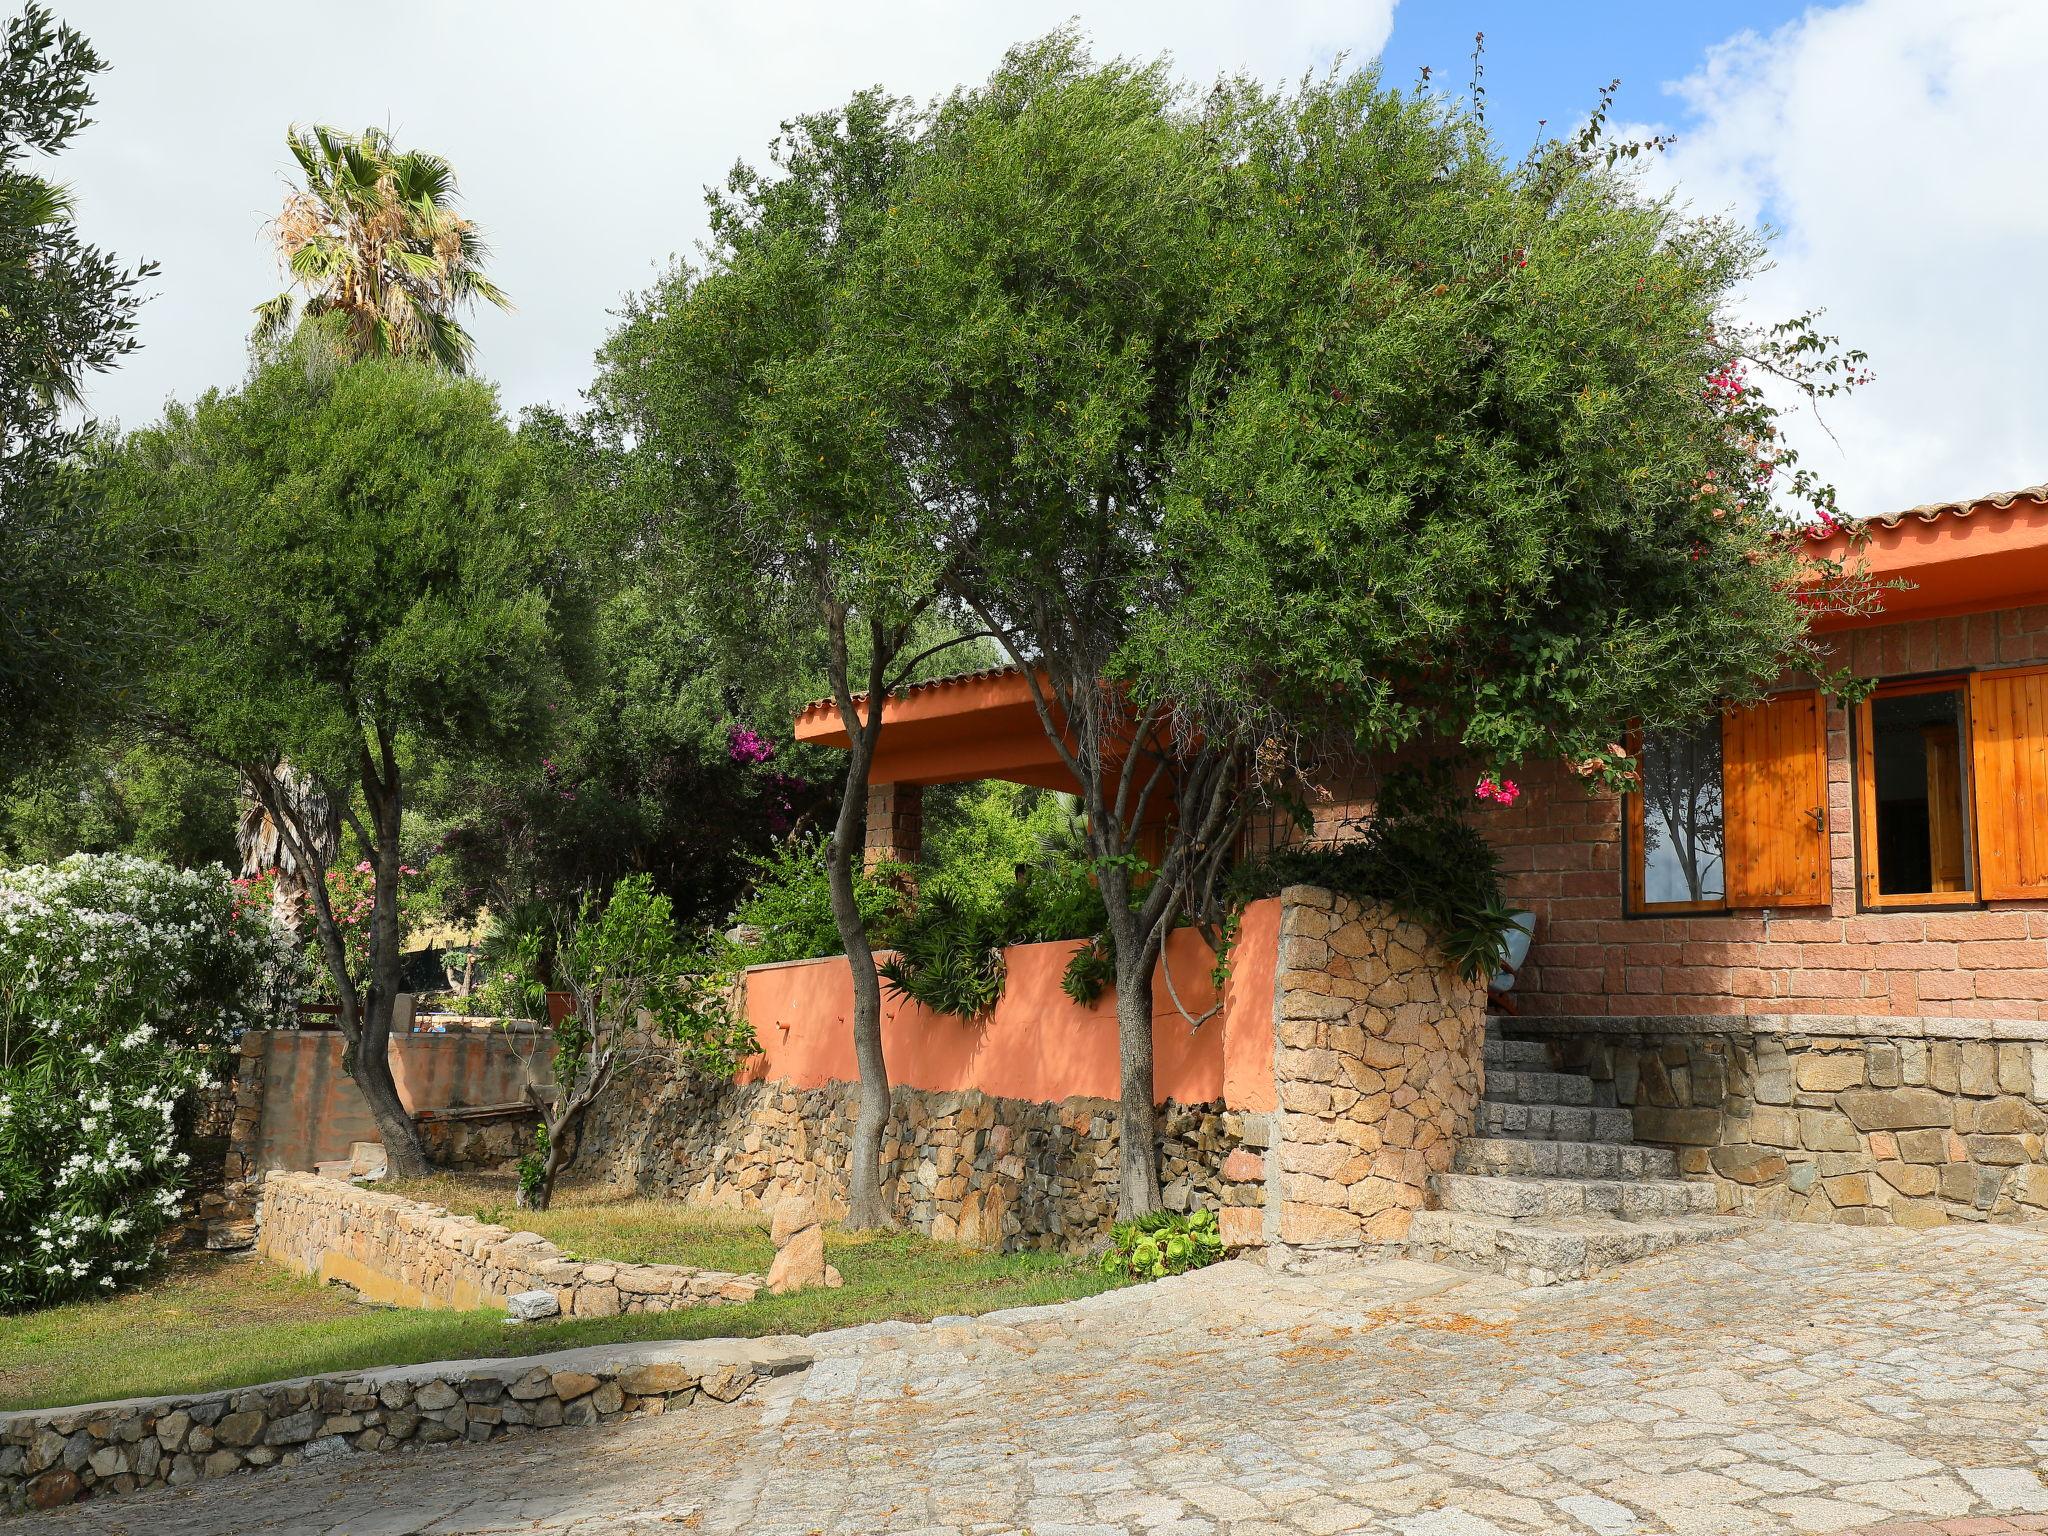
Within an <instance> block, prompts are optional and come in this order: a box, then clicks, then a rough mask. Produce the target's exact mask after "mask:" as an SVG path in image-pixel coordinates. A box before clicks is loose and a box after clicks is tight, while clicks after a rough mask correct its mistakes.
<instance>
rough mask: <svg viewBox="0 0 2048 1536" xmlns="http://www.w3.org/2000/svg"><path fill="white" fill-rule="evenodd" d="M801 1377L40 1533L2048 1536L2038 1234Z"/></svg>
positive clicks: (869, 1363) (944, 1341)
mask: <svg viewBox="0 0 2048 1536" xmlns="http://www.w3.org/2000/svg"><path fill="white" fill-rule="evenodd" d="M819 1344H820V1358H819V1360H818V1361H817V1363H816V1364H814V1365H813V1366H812V1367H811V1369H810V1370H809V1371H808V1372H807V1373H804V1374H802V1375H799V1376H795V1377H790V1378H786V1379H784V1380H781V1381H778V1382H774V1383H769V1384H767V1386H766V1387H765V1389H764V1393H763V1395H762V1396H760V1397H758V1398H753V1399H749V1400H747V1401H745V1402H742V1403H737V1404H732V1405H725V1406H719V1407H715V1408H712V1409H709V1410H707V1411H701V1412H700V1411H693V1412H692V1413H689V1414H685V1415H680V1416H677V1417H673V1418H658V1419H649V1420H644V1421H640V1422H635V1423H630V1424H622V1425H620V1426H615V1427H611V1428H606V1429H600V1430H590V1431H584V1430H575V1431H571V1430H563V1431H558V1432H552V1433H549V1434H546V1435H537V1436H534V1437H531V1438H528V1439H523V1440H518V1441H511V1442H503V1443H498V1444H493V1445H489V1446H481V1447H475V1448H469V1449H453V1450H450V1451H445V1452H442V1451H435V1452H427V1453H422V1454H420V1455H416V1456H411V1457H404V1458H361V1459H354V1460H350V1461H347V1462H345V1463H343V1462H337V1463H328V1464H326V1465H323V1466H317V1467H310V1466H309V1467H304V1468H295V1469H292V1470H290V1471H286V1472H279V1473H274V1474H270V1475H266V1476H261V1477H249V1478H230V1479H226V1480H223V1481H221V1482H218V1483H210V1484H205V1485H202V1486H200V1487H197V1488H193V1489H188V1490H183V1491H180V1492H177V1493H148V1494H138V1495H135V1496H133V1497H131V1498H128V1499H124V1500H117V1501H112V1502H109V1503H106V1504H104V1505H101V1506H99V1507H97V1508H94V1507H92V1506H81V1507H78V1508H76V1509H73V1510H69V1511H64V1512H62V1513H59V1514H55V1515H48V1516H41V1517H35V1518H36V1519H37V1520H38V1522H39V1523H37V1524H36V1526H35V1529H36V1532H37V1536H43V1533H45V1532H47V1533H49V1536H73V1533H79V1532H86V1531H98V1532H107V1533H123V1536H202V1533H205V1536H211V1533H216V1532H238V1533H239V1532H283V1531H289V1532H293V1533H314V1532H320V1533H328V1536H343V1533H347V1536H444V1533H446V1536H452V1533H456V1532H491V1533H521V1536H527V1533H536V1532H547V1533H569V1536H595V1533H598V1532H606V1533H611V1532H627V1533H652V1532H690V1533H693V1536H738V1533H742V1532H744V1533H747V1536H809V1533H828V1532H829V1533H867V1532H892V1533H904V1536H909V1533H918V1536H997V1533H1024V1532H1028V1533H1030V1536H1111V1533H1124V1532H1136V1533H1146V1536H1197V1533H1201V1536H1210V1533H1214V1536H1296V1533H1308V1536H1338V1533H1343V1532H1379V1533H1387V1536H1499V1533H1504V1532H1506V1533H1524V1532H1554V1531H1555V1532H1580V1533H1592V1536H1624V1533H1643V1536H1648V1533H1656V1532H1668V1533H1672V1536H1694V1533H1699V1536H1705V1533H1730V1536H1740V1533H1748V1532H1775V1531H1814V1532H1820V1531H1860V1532H1869V1531H1884V1532H1887V1533H1896V1536H1908V1533H1911V1536H1931V1533H1935V1532H1941V1533H1944V1536H1990V1533H1993V1532H2006V1531H2014V1530H2048V1480H2044V1474H2048V1231H2041V1230H2037V1229H2028V1228H1986V1227H1978V1228H1970V1229H1949V1230H1946V1231H1942V1232H1937V1233H1924V1234H1909V1233H1903V1232H1897V1231H1882V1230H1858V1229H1850V1228H1833V1227H1823V1226H1816V1225H1803V1224H1802V1225H1796V1226H1792V1225H1788V1226H1778V1225H1759V1226H1757V1227H1755V1228H1753V1229H1752V1230H1751V1231H1749V1232H1748V1233H1746V1234H1745V1235H1743V1236H1740V1237H1738V1238H1736V1239H1734V1240H1732V1241H1730V1242H1727V1243H1721V1244H1713V1245H1707V1246H1703V1247H1697V1248H1688V1249H1683V1250H1678V1251H1675V1252H1672V1253H1669V1254H1665V1255H1663V1256H1660V1257H1658V1258H1654V1259H1650V1260H1647V1261H1644V1262H1643V1263H1640V1264H1637V1265H1633V1266H1629V1267H1627V1268H1624V1269H1620V1270H1615V1271H1610V1272H1608V1273H1605V1274H1603V1275H1600V1276H1598V1277H1597V1278H1595V1279H1593V1280H1591V1281H1588V1282H1584V1283H1581V1284H1574V1285H1566V1286H1558V1287H1552V1288H1550V1289H1546V1290H1540V1291H1529V1290H1518V1289H1516V1288H1514V1287H1513V1286H1511V1285H1510V1284H1508V1283H1507V1282H1505V1281H1502V1280H1499V1279H1493V1278H1488V1277H1479V1276H1471V1275H1465V1274H1461V1273H1456V1272H1453V1271H1449V1270H1443V1269H1437V1268H1433V1267H1430V1266H1425V1265H1417V1264H1405V1263H1397V1264H1386V1265H1379V1266H1372V1267H1366V1266H1353V1267H1347V1268H1344V1269H1341V1270H1337V1271H1335V1272H1332V1273H1328V1274H1324V1275H1307V1276H1275V1275H1272V1274H1269V1273H1268V1272H1266V1271H1264V1270H1262V1269H1258V1268H1255V1267H1253V1266H1251V1265H1248V1264H1241V1263H1240V1264H1230V1265H1224V1266H1219V1267H1218V1268H1217V1269H1213V1270H1209V1271H1206V1272H1204V1273H1202V1274H1198V1275H1193V1276H1188V1277H1186V1278H1184V1279H1182V1280H1178V1281H1170V1282H1165V1283H1162V1284H1160V1285H1157V1286H1151V1287H1145V1288H1141V1289H1136V1290H1131V1291H1125V1292H1120V1293H1117V1294H1115V1295H1113V1296H1109V1297H1103V1298H1098V1299H1096V1300H1095V1301H1092V1302H1084V1303H1079V1304H1075V1305H1072V1306H1067V1307H1060V1308H1051V1309H1043V1310H1039V1311H1034V1312H1022V1313H1011V1314H999V1315H996V1316H995V1317H993V1318H989V1319H983V1320H980V1321H978V1322H976V1323H973V1324H957V1323H956V1324H942V1325H938V1326H931V1327H925V1328H918V1329H911V1328H908V1327H903V1326H900V1325H899V1326H893V1327H882V1328H876V1329H866V1330H856V1331H854V1332H852V1333H850V1334H842V1335H837V1336H826V1337H825V1338H824V1339H822V1340H820V1341H819ZM6 1529H7V1527H6V1526H5V1525H0V1532H4V1531H6Z"/></svg>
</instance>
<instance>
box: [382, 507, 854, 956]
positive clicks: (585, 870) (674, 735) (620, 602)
mask: <svg viewBox="0 0 2048 1536" xmlns="http://www.w3.org/2000/svg"><path fill="white" fill-rule="evenodd" d="M607 549H608V546H606V545H604V544H602V543H600V544H597V545H596V546H595V547H588V548H583V549H580V550H579V552H578V554H577V556H576V562H577V565H578V566H579V568H580V569H581V571H582V574H581V575H580V576H579V581H580V583H581V584H582V585H585V586H588V587H597V586H599V585H600V584H601V583H603V582H605V581H607V580H613V579H619V578H618V573H616V572H614V571H606V570H600V569H597V567H601V566H605V565H607V564H608V554H607ZM619 558H620V560H621V561H623V562H624V563H625V565H626V570H625V573H624V576H623V580H622V584H620V585H618V586H616V587H614V588H613V589H611V590H609V591H601V592H599V593H597V594H596V595H595V598H594V601H593V603H592V605H591V606H592V609H593V611H592V613H591V614H590V619H589V622H588V624H587V626H579V629H578V633H577V636H576V638H577V639H578V640H579V642H580V644H579V645H578V646H577V647H576V649H575V654H574V655H573V656H572V657H571V659H570V663H569V665H570V680H569V685H568V687H567V688H566V689H565V690H564V692H563V694H562V696H561V697H560V698H558V699H555V700H552V701H550V708H551V715H550V719H549V727H550V729H549V732H548V740H547V744H546V749H545V753H544V754H543V753H539V752H535V753H531V754H526V755H522V756H521V757H518V758H516V759H512V760H510V761H505V762H491V761H474V760H470V761H463V762H458V763H452V764H446V765H437V766H436V768H435V770H434V771H433V773H432V775H431V777H430V778H429V779H427V780H425V781H423V782H422V784H421V786H420V794H419V796H418V803H419V805H420V806H421V808H422V809H423V810H424V811H426V812H428V813H429V814H431V815H433V816H435V817H437V818H438V819H439V821H440V823H441V826H440V831H439V835H438V837H437V842H438V843H439V845H440V853H439V855H438V858H437V861H436V862H437V865H439V864H440V863H441V861H444V860H445V861H446V862H445V865H442V866H441V867H442V868H443V869H445V877H446V880H447V885H448V897H449V908H450V911H451V912H452V913H455V914H458V915H461V916H464V917H466V916H468V915H470V914H472V913H474V912H475V911H477V910H479V909H481V908H483V907H489V908H490V909H491V910H493V911H498V912H503V911H505V910H507V909H508V908H511V907H514V906H518V905H521V904H524V903H538V904H540V905H543V906H546V907H551V908H558V909H568V908H571V907H573V905H574V904H575V902H576V900H577V899H578V897H579V896H580V895H581V893H582V892H584V891H592V890H594V891H604V890H607V889H609V888H610V887H611V885H612V884H613V883H614V882H615V881H617V880H618V879H620V878H621V877H622V876H625V875H627V874H630V873H633V872H635V871H640V872H644V873H647V874H650V875H652V876H653V877H654V880H655V884H656V887H657V888H658V889H659V890H661V891H662V893H663V894H665V895H667V896H668V897H669V898H670V900H671V901H673V902H674V903H675V905H676V909H677V911H678V913H679V914H681V915H682V916H683V917H685V918H686V919H687V920H689V921H693V922H709V921H711V920H713V919H715V918H717V917H719V916H722V915H723V914H724V913H726V912H728V911H730V910H731V909H732V904H733V902H734V901H735V900H736V899H737V898H738V897H739V895H740V892H741V889H742V887H743V886H744V884H745V881H746V878H747V875H748V865H747V863H746V856H747V855H749V854H754V855H761V854H766V853H767V852H768V851H769V849H770V847H771V846H772V844H773V842H774V839H775V838H776V837H777V836H778V835H780V834H783V833H786V832H787V831H788V830H789V829H790V827H791V825H792V824H793V822H794V821H795V820H796V818H797V817H798V816H800V815H802V814H804V813H805V812H814V811H815V808H816V805H817V801H818V798H819V791H818V790H817V789H816V788H815V787H814V786H813V783H812V780H813V779H814V778H823V777H825V776H827V775H828V774H830V773H832V772H835V771H838V770H839V769H841V768H843V766H844V765H843V764H834V763H825V762H820V761H818V757H819V755H820V754H819V749H796V748H794V747H793V745H792V743H791V742H790V740H789V735H788V722H789V720H790V719H791V717H792V716H793V715H794V714H795V712H796V709H797V708H798V706H799V705H800V704H801V703H803V702H805V701H807V700H808V699H809V698H810V697H813V696H815V693H816V691H817V684H816V682H815V679H814V678H813V677H812V676H809V675H807V674H808V673H809V672H810V670H811V668H812V667H813V666H814V665H815V661H816V658H815V657H814V656H812V655H810V654H808V653H807V651H806V649H805V647H804V646H803V644H802V643H801V640H802V637H800V636H799V637H797V640H796V643H792V644H791V645H789V646H786V647H775V648H767V647H763V648H761V649H759V650H757V651H755V652H753V653H752V654H751V655H750V656H749V657H747V658H744V659H741V658H735V657H734V656H732V655H730V654H729V653H728V650H727V648H726V647H724V646H722V645H721V644H719V643H718V642H717V640H716V639H715V637H713V636H712V635H711V634H710V633H709V630H708V626H707V625H706V623H705V622H704V621H703V619H702V617H701V616H700V615H699V613H698V612H697V610H696V609H695V608H694V607H693V606H692V605H691V604H690V603H689V601H688V599H687V595H679V594H675V593H672V592H670V591H668V590H667V589H666V588H665V587H663V586H661V585H659V584H658V583H657V582H656V581H655V580H654V579H653V578H652V577H650V576H648V575H647V573H645V572H644V571H642V570H640V569H637V568H636V567H635V566H634V564H633V562H632V561H631V559H630V557H628V556H620V557H619ZM748 721H752V722H757V723H758V724H759V726H760V729H761V731H762V732H764V733H765V734H762V735H757V736H755V737H754V738H753V739H755V740H759V741H760V742H761V743H762V745H763V746H764V747H765V748H766V749H767V751H768V753H769V755H768V756H767V757H760V756H758V754H757V752H744V751H739V750H737V748H736V743H737V742H741V741H744V740H746V738H743V737H741V735H740V732H741V731H742V730H743V729H744V728H745V723H746V722H748ZM838 755H839V754H836V753H835V754H833V756H834V757H837V756H838ZM437 872H439V871H438V870H437Z"/></svg>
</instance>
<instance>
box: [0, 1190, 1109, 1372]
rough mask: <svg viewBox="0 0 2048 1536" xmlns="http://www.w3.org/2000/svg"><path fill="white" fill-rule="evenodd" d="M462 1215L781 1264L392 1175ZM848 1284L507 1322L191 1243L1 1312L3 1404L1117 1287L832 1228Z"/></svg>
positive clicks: (647, 1219)
mask: <svg viewBox="0 0 2048 1536" xmlns="http://www.w3.org/2000/svg"><path fill="white" fill-rule="evenodd" d="M390 1187H392V1188H394V1189H395V1190H396V1191H397V1192H400V1193H404V1194H407V1195H410V1196H412V1197H413V1198H415V1199H426V1200H431V1201H433V1202H434V1203H436V1204H440V1205H446V1206H447V1207H448V1208H449V1209H450V1210H451V1211H453V1212H455V1213H457V1214H458V1215H478V1214H480V1213H481V1214H482V1215H483V1216H484V1217H485V1219H488V1220H493V1221H498V1222H500V1223H502V1224H503V1225H506V1226H510V1227H514V1228H515V1229H517V1228H524V1229H526V1230H530V1231H535V1232H539V1233H540V1234H541V1235H542V1236H543V1237H546V1238H547V1239H548V1240H549V1241H551V1242H553V1243H555V1244H556V1245H557V1246H559V1247H561V1248H563V1249H565V1250H567V1251H569V1252H571V1253H574V1254H575V1255H577V1256H578V1257H579V1258H588V1259H599V1258H604V1259H619V1260H627V1261H638V1262H643V1263H652V1262H665V1263H674V1264H694V1265H698V1266H700V1267H703V1268H707V1269H724V1270H753V1271H755V1272H757V1273H763V1274H765V1273H766V1272H767V1269H768V1264H769V1262H770V1260H771V1259H772V1258H773V1256H774V1245H773V1244H772V1243H770V1242H769V1240H768V1229H767V1225H766V1222H765V1220H764V1218H762V1217H760V1216H756V1215H741V1214H738V1213H730V1212H723V1211H702V1210H693V1209H690V1208H688V1207H685V1206H683V1205H680V1204H676V1203H673V1202H669V1201H660V1200H614V1199H607V1198H605V1197H603V1196H602V1195H597V1194H592V1193H588V1192H581V1191H562V1192H558V1193H557V1195H556V1209H554V1210H552V1211H546V1212H524V1211H522V1212H515V1211H513V1210H512V1202H511V1199H510V1193H509V1187H508V1186H503V1185H499V1184H496V1183H494V1182H491V1181H483V1180H457V1179H448V1178H438V1179H431V1180H424V1181H421V1182H419V1183H417V1184H414V1185H410V1186H397V1185H394V1186H390ZM825 1252H826V1257H827V1258H828V1259H829V1260H830V1261H831V1262H832V1263H833V1264H835V1265H837V1266H838V1268H839V1272H840V1273H841V1274H842V1275H843V1276H845V1278H846V1284H845V1285H844V1286H843V1287H842V1288H840V1289H839V1290H836V1291H828V1290H812V1291H801V1292H798V1293H797V1294H796V1295H793V1296H768V1295H765V1294H764V1295H763V1296H761V1297H760V1298H759V1299H758V1300H756V1301H752V1302H748V1303H747V1304H745V1305H744V1306H726V1307H700V1308H697V1309H695V1310H692V1311H684V1312H658V1313H642V1314H639V1315H637V1316H629V1317H605V1318H587V1319H580V1320H568V1321H561V1322H554V1323H532V1324H527V1325H525V1326H523V1327H507V1326H506V1325H505V1323H504V1321H503V1315H502V1314H501V1313H498V1312H495V1311H491V1312H443V1311H399V1310H395V1309H387V1308H380V1307H365V1306H361V1305H358V1304H357V1303H356V1302H355V1301H353V1300H352V1299H351V1298H350V1294H349V1293H348V1292H347V1291H344V1290H339V1289H335V1288H331V1287H322V1286H319V1285H316V1284H315V1283H314V1282H312V1281H311V1280H306V1279H302V1278H300V1277H299V1276H297V1275H294V1274H291V1273H289V1272H287V1271H285V1270H282V1269H278V1268H276V1267H274V1266H272V1265H269V1264H265V1263H261V1262H259V1261H257V1260H255V1259H252V1258H247V1257H239V1256H228V1257H223V1256H218V1255H211V1254H187V1255H180V1256H179V1257H178V1258H176V1259H175V1260H174V1261H173V1262H172V1263H171V1265H170V1266H169V1268H168V1269H167V1270H166V1271H165V1272H164V1273H163V1274H162V1275H160V1276H159V1277H158V1278H157V1279H156V1280H155V1281H154V1282H152V1283H151V1284H149V1285H147V1286H145V1287H144V1288H142V1289H140V1290H136V1291H131V1292H129V1293H127V1294H125V1295H120V1296H114V1297H110V1298H108V1299H107V1300H105V1301H90V1302H79V1303H76V1304H74V1305H71V1306H63V1307H50V1308H47V1309H45V1310H43V1311H40V1312H30V1313H25V1314H22V1315H19V1316H13V1317H0V1409H10V1408H38V1407H48V1406H52V1405H56V1404H64V1403H87V1402H98V1401H101V1400H103V1399H108V1398H120V1397H150V1396H156V1395H158V1394H163V1393H172V1392H199V1391H206V1390H209V1389H212V1388H217V1387H231V1386H246V1385H248V1384H250V1383H253V1382H259V1381H276V1380H280V1379H283V1378H285V1377H291V1376H306V1375H312V1374H315V1373H317V1372H322V1371H345V1370H359V1369H363V1368H366V1367H370V1366H377V1365H407V1364H413V1363H416V1362H419V1361H424V1360H462V1359H475V1358H478V1357H480V1356H486V1355H526V1354H539V1353H542V1352H544V1351H547V1350H554V1349H571V1348H574V1347H577V1346H579V1345H584V1344H606V1343H613V1342H616V1341H619V1340H622V1339H703V1338H728V1337H732V1336H735V1335H757V1334H769V1333H815V1332H817V1331H819V1330H820V1329H825V1328H839V1327H845V1326H847V1325H849V1324H853V1323H868V1322H876V1321H879V1320H881V1319H883V1318H905V1319H910V1320H913V1321H921V1320H923V1319H926V1318H930V1317H935V1316H939V1315H941V1314H944V1313H952V1312H965V1313H975V1312H989V1311H993V1310H995V1309H996V1308H998V1307H1020V1306H1034V1305H1037V1304H1039V1303H1042V1302H1051V1301H1065V1300H1068V1299H1070V1298H1072V1297H1076V1296H1091V1295H1094V1294H1095V1293H1096V1292H1098V1291H1103V1290H1107V1289H1109V1288H1110V1286H1112V1285H1114V1284H1115V1283H1116V1282H1115V1281H1112V1280H1110V1279H1109V1278H1107V1277H1106V1276H1104V1275H1103V1274H1101V1273H1100V1272H1099V1271H1098V1270H1097V1269H1096V1267H1095V1265H1094V1264H1093V1263H1092V1262H1091V1261H1089V1260H1087V1259H1082V1258H1073V1257H1068V1256H1064V1255H1060V1254H1043V1253H1014V1254H988V1253H976V1252H972V1251H970V1250H967V1249H962V1248H957V1247H954V1246H952V1245H951V1244H947V1243H934V1242H930V1241H928V1240H927V1239H925V1238H922V1237H917V1236H913V1235H912V1234H909V1233H905V1232H889V1233H850V1232H837V1231H834V1230H832V1229H831V1228H827V1229H826V1232H825Z"/></svg>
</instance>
